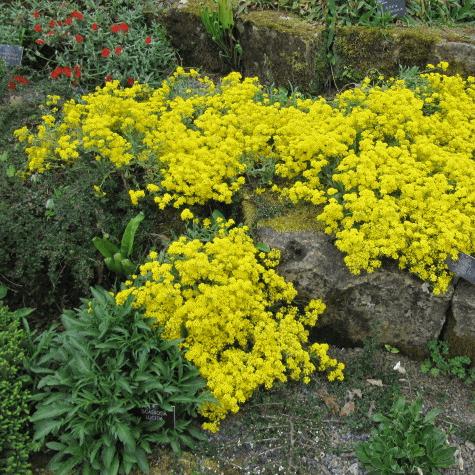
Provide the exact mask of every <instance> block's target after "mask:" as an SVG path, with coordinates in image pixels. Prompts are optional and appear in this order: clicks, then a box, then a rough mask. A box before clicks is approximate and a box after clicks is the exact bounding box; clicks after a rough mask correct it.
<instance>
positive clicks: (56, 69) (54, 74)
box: [51, 66, 63, 79]
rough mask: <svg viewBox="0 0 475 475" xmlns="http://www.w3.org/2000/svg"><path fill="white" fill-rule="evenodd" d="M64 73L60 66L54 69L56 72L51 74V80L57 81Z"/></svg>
mask: <svg viewBox="0 0 475 475" xmlns="http://www.w3.org/2000/svg"><path fill="white" fill-rule="evenodd" d="M62 72H63V68H61V67H60V66H58V67H57V68H55V69H54V71H53V72H52V73H51V78H52V79H56V78H57V77H58V76H59V75H60V74H61V73H62Z"/></svg>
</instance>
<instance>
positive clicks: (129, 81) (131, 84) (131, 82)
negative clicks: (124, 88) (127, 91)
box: [127, 78, 135, 86]
mask: <svg viewBox="0 0 475 475" xmlns="http://www.w3.org/2000/svg"><path fill="white" fill-rule="evenodd" d="M127 82H128V83H129V86H133V85H134V82H135V81H134V80H133V79H132V78H127Z"/></svg>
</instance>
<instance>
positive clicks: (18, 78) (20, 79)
mask: <svg viewBox="0 0 475 475" xmlns="http://www.w3.org/2000/svg"><path fill="white" fill-rule="evenodd" d="M13 79H14V81H16V82H21V83H22V84H28V83H29V81H28V79H26V78H24V77H23V76H15V77H14V78H13ZM14 81H10V82H9V83H8V89H10V91H13V90H14V89H15V87H16V85H15V82H14Z"/></svg>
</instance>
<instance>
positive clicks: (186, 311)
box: [116, 221, 344, 431]
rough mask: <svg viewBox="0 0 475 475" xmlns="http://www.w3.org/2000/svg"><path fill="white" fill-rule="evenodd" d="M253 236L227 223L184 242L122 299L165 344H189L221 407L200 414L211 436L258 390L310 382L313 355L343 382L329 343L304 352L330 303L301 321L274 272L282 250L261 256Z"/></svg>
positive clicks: (150, 264) (152, 263)
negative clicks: (157, 329) (153, 326)
mask: <svg viewBox="0 0 475 475" xmlns="http://www.w3.org/2000/svg"><path fill="white" fill-rule="evenodd" d="M247 231H248V230H247V227H246V226H243V227H232V222H229V221H227V222H224V221H222V222H221V223H220V225H219V226H218V229H217V231H216V234H215V236H214V237H213V239H211V240H209V241H208V242H205V243H203V242H202V241H200V240H198V239H190V238H188V237H186V236H181V237H180V238H178V239H177V240H175V241H174V242H173V243H172V244H170V246H169V247H168V249H167V251H166V253H162V254H161V258H159V256H158V254H157V253H156V252H151V253H150V254H149V259H148V261H147V262H146V263H145V264H143V265H142V266H140V275H139V276H136V278H135V279H134V280H133V281H132V280H131V281H128V282H126V283H125V285H124V288H123V289H122V290H121V291H120V292H118V293H117V295H116V302H117V303H118V304H119V305H120V304H122V303H123V302H126V301H127V299H128V298H129V296H130V295H132V296H133V297H134V302H133V305H134V306H135V307H137V308H138V307H143V308H144V309H145V310H144V312H145V313H144V315H145V316H146V317H150V318H153V319H154V321H155V322H156V323H155V324H156V325H157V326H160V327H163V337H164V338H165V339H170V340H173V339H176V338H180V337H183V338H184V341H183V343H182V344H181V345H182V347H183V348H186V349H187V351H186V353H185V357H186V358H187V359H188V360H189V361H191V362H193V363H194V364H195V366H196V367H197V368H198V369H199V371H200V373H201V375H202V376H203V377H204V378H205V379H206V381H207V386H208V389H209V390H210V392H211V393H212V394H213V396H214V397H215V398H216V399H217V401H218V402H219V404H215V403H207V404H205V405H202V406H201V410H200V411H201V413H202V414H203V415H204V416H206V417H207V418H208V419H209V420H210V422H207V423H205V424H204V425H203V427H204V428H206V429H210V430H212V431H216V430H218V427H219V422H220V421H221V420H222V419H223V418H224V417H225V416H226V414H227V413H229V412H237V411H238V410H239V407H240V406H241V405H242V404H243V403H244V402H245V401H246V400H247V399H249V398H250V397H251V396H252V394H253V393H254V391H256V389H258V388H259V387H261V386H264V387H266V388H270V387H272V385H273V384H274V382H275V381H276V380H279V381H286V380H287V379H288V377H290V378H291V379H302V380H303V382H305V383H308V382H309V381H310V378H309V375H311V374H312V373H313V372H314V371H315V369H316V368H315V365H314V364H313V363H312V360H311V357H314V358H316V359H317V361H318V368H317V369H318V370H320V371H325V370H327V369H330V370H331V371H330V372H329V374H328V378H329V379H330V380H334V379H343V372H342V371H343V369H344V365H343V364H342V363H338V362H337V361H336V360H334V359H332V358H330V357H329V356H328V355H327V350H328V345H322V344H318V343H315V344H313V345H311V346H310V347H309V348H308V349H306V348H305V347H304V344H305V343H306V342H307V338H308V331H307V330H306V329H305V326H306V325H309V326H311V325H314V324H315V322H316V320H317V317H318V315H319V314H320V313H321V312H322V311H323V310H324V308H325V305H324V304H323V303H322V302H321V301H319V300H316V301H311V302H310V303H309V305H308V306H307V307H306V309H305V313H304V314H303V315H299V313H298V309H297V307H295V306H293V305H292V301H293V299H294V298H295V296H296V291H295V289H294V288H293V286H292V284H291V283H286V282H285V280H284V279H283V278H282V277H280V276H278V275H277V273H276V272H275V270H274V269H273V267H275V266H276V265H277V264H278V261H279V252H278V251H277V250H270V251H269V252H267V253H266V252H263V251H260V250H259V249H257V248H256V246H255V245H254V243H253V241H252V239H251V237H250V236H249V235H248V233H247Z"/></svg>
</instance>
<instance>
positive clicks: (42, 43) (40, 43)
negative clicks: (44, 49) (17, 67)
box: [35, 40, 46, 45]
mask: <svg viewBox="0 0 475 475" xmlns="http://www.w3.org/2000/svg"><path fill="white" fill-rule="evenodd" d="M35 43H38V44H39V45H44V44H45V43H46V41H43V40H35Z"/></svg>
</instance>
